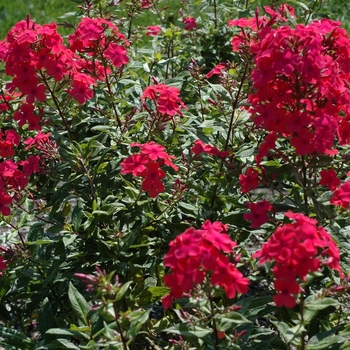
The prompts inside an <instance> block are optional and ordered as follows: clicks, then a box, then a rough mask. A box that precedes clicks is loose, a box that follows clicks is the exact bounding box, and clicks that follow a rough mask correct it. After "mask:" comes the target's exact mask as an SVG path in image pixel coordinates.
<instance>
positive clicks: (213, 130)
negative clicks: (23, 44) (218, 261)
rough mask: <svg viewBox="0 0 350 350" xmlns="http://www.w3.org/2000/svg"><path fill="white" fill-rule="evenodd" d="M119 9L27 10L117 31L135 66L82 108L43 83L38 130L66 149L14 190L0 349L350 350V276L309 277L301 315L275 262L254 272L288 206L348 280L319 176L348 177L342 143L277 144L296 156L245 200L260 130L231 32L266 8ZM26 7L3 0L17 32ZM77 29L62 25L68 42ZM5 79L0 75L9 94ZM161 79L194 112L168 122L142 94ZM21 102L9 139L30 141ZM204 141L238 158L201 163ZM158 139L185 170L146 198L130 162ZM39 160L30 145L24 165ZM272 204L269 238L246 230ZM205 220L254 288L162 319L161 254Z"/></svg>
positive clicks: (319, 9)
mask: <svg viewBox="0 0 350 350" xmlns="http://www.w3.org/2000/svg"><path fill="white" fill-rule="evenodd" d="M117 3H118V2H117V1H115V4H113V2H110V1H102V0H100V1H97V0H96V1H90V0H89V1H76V3H72V2H70V1H62V2H59V1H46V2H40V4H39V3H35V2H34V1H33V2H32V3H31V5H29V6H32V8H33V9H34V13H35V15H34V14H31V18H33V19H34V20H35V21H37V22H39V23H43V22H44V19H45V21H46V22H49V21H50V20H55V22H60V21H67V22H68V23H70V24H71V25H72V26H76V25H77V23H78V21H79V19H80V17H81V16H83V14H84V16H86V15H89V16H90V17H92V18H95V17H96V18H99V17H103V18H106V19H109V20H111V21H113V23H115V24H116V25H117V26H118V28H120V31H121V32H122V33H123V34H124V35H125V36H126V37H127V38H128V39H129V40H130V42H131V45H130V47H128V56H129V58H130V61H129V63H128V64H127V65H125V66H124V65H123V66H121V67H110V68H111V71H110V72H109V74H107V75H106V80H104V81H102V82H99V83H98V84H96V86H94V87H93V89H94V97H93V98H92V99H89V100H87V102H86V103H83V104H78V103H77V102H76V101H75V100H74V99H73V98H72V97H71V96H70V94H69V93H68V91H67V85H65V84H67V82H66V81H65V80H62V81H60V82H56V81H54V79H51V80H48V81H46V83H47V87H48V90H49V91H50V93H49V94H48V97H47V99H46V100H45V101H36V102H35V103H36V104H37V105H38V106H39V107H40V111H41V113H42V119H43V121H44V123H43V124H44V126H43V130H44V131H45V132H50V133H51V136H50V137H51V140H53V141H54V143H55V144H56V146H55V147H53V149H50V150H49V151H50V152H51V153H50V157H49V158H46V159H45V171H44V172H42V173H41V174H39V175H38V174H37V175H35V176H33V177H31V179H30V183H29V185H28V187H27V188H26V191H22V192H23V193H21V194H20V195H19V192H20V191H19V190H18V193H15V194H13V196H14V197H13V198H14V199H16V204H15V205H14V206H13V208H12V213H11V216H6V215H1V220H2V222H1V224H2V226H3V227H4V228H6V234H3V235H2V236H1V242H2V246H3V247H4V251H3V256H4V257H5V258H6V264H7V267H6V269H5V270H4V271H3V272H2V275H1V277H0V321H1V326H0V344H1V345H2V346H4V348H5V349H33V350H34V349H36V350H40V349H42V350H44V349H100V348H106V349H123V350H126V349H150V348H152V349H203V350H204V349H242V350H246V349H247V350H248V349H259V350H263V349H310V350H311V349H346V348H348V347H349V343H350V340H349V337H350V328H349V326H348V317H349V310H348V307H347V304H348V301H349V292H348V290H349V289H348V285H347V280H346V279H345V281H342V280H341V278H339V277H338V276H337V274H336V273H334V272H333V271H330V270H327V269H326V268H324V269H322V273H321V272H316V273H313V274H309V275H308V277H307V280H305V281H300V283H301V284H302V288H303V289H302V291H301V293H299V295H298V304H297V305H296V306H295V307H294V308H291V309H287V308H284V307H276V305H275V304H274V302H273V295H274V293H275V290H274V289H275V287H274V283H273V273H272V272H273V271H272V266H271V264H270V263H266V264H265V265H264V266H263V267H262V266H258V265H257V262H256V260H255V259H253V258H252V254H253V253H254V252H256V251H257V250H258V249H259V248H260V247H261V244H262V243H263V242H265V241H266V240H267V239H268V238H269V237H270V236H271V234H272V232H274V231H275V229H276V228H277V227H280V226H282V224H283V223H286V222H287V219H286V218H285V217H284V216H283V212H286V211H287V210H292V211H294V212H302V213H305V214H307V215H308V216H310V217H313V218H316V219H317V220H318V222H319V224H320V225H323V226H324V227H325V228H326V229H327V230H328V231H329V232H331V234H332V236H333V237H334V239H335V240H336V242H337V244H338V246H339V248H340V252H341V257H342V259H341V264H342V267H343V270H344V271H346V272H348V271H349V269H350V266H349V264H348V262H347V261H348V258H349V244H348V235H347V230H348V228H349V226H350V222H349V216H348V212H347V211H345V210H338V209H335V207H334V206H331V205H330V203H329V200H330V197H331V195H332V193H331V192H330V191H328V189H325V188H323V187H322V186H320V185H319V183H318V182H319V179H318V178H317V176H318V175H317V174H318V171H319V170H320V169H323V168H327V167H329V166H332V167H333V168H335V169H337V171H338V173H339V174H340V175H339V176H342V180H343V179H345V177H346V175H345V174H346V170H347V169H346V159H348V158H347V157H348V154H347V152H348V149H347V147H345V146H344V147H343V146H340V147H339V158H337V159H336V160H335V158H333V157H331V156H316V155H315V156H310V157H309V158H307V157H305V158H301V157H298V156H296V155H295V149H294V148H293V147H291V146H290V145H289V143H288V142H286V141H283V140H279V141H278V142H279V144H278V146H279V150H280V152H281V153H283V155H284V156H285V158H284V159H283V158H282V157H280V158H278V157H275V158H273V157H267V158H265V159H264V160H263V162H262V165H263V166H264V169H265V170H266V174H265V173H264V174H263V176H264V181H265V182H264V185H263V186H261V187H260V188H259V189H258V190H257V191H255V192H252V193H249V194H243V193H242V192H241V187H240V184H239V176H240V175H241V174H242V173H245V170H246V169H247V168H248V167H250V166H252V165H254V157H255V156H256V155H257V153H258V148H259V146H260V145H261V143H262V140H263V137H264V132H263V131H262V130H260V129H254V128H253V127H252V122H251V119H250V116H249V114H248V112H247V111H246V109H245V108H244V107H246V104H247V96H248V94H249V93H250V92H251V91H252V89H253V87H252V82H251V80H250V78H249V74H250V71H251V70H252V66H253V62H252V60H250V59H248V58H247V57H245V56H244V55H243V54H242V55H239V54H237V53H234V52H233V51H232V47H231V44H230V41H231V39H232V37H233V35H234V32H235V31H236V32H238V31H239V30H237V28H235V29H234V28H229V27H228V26H227V21H228V20H230V19H235V18H241V17H254V15H255V13H254V11H255V6H256V5H259V6H262V5H266V4H267V3H269V4H270V3H271V2H264V1H238V0H237V1H230V2H228V1H215V0H213V1H202V2H199V3H198V2H193V1H182V2H181V3H178V4H176V6H175V5H171V6H169V7H170V8H166V6H167V3H166V2H165V1H163V2H162V1H159V2H158V1H154V2H152V6H150V8H149V9H141V8H140V1H130V2H121V3H120V4H117ZM272 3H274V4H276V3H277V2H276V1H272ZM288 3H290V4H294V5H295V6H296V12H297V13H298V15H299V19H298V21H299V22H300V23H302V22H305V23H306V22H307V21H310V20H311V19H313V18H320V17H326V16H332V18H336V19H342V18H343V17H341V15H340V14H341V12H342V11H343V10H344V9H345V7H346V6H343V7H341V6H340V4H338V2H337V1H334V2H333V3H332V8H331V3H330V2H328V3H326V4H325V5H324V4H320V2H319V1H308V2H306V1H305V2H296V1H289V2H288ZM23 4H24V3H23V2H21V6H19V5H18V4H17V3H16V2H15V1H12V2H11V3H8V4H7V2H6V11H7V12H6V11H3V12H1V6H2V7H3V8H5V7H4V6H5V5H4V4H1V2H0V13H2V14H3V16H4V18H5V17H6V20H8V21H11V24H14V22H16V21H18V20H20V19H23V18H24V17H25V15H23V14H22V13H21V12H20V10H21V11H22V10H23V11H24V12H23V13H26V11H27V9H25V8H24V7H25V6H24V5H23ZM77 4H79V5H81V6H82V8H81V9H80V10H77V8H76V6H77ZM113 5H115V6H113ZM321 5H322V6H321ZM44 7H45V8H44ZM15 8H16V9H17V8H18V11H15V10H14V9H15ZM75 11H77V15H75ZM260 11H262V10H260ZM65 12H68V14H66V16H64V17H63V18H61V19H59V16H61V15H64V13H65ZM72 12H74V13H72ZM12 13H13V14H15V13H16V14H18V16H20V17H21V18H14V17H12V16H10V15H9V14H11V15H12ZM192 15H193V16H194V17H195V19H196V22H197V28H196V30H193V31H190V30H189V31H187V30H185V29H184V23H183V22H182V18H183V17H187V16H192ZM338 15H339V17H338ZM10 17H11V18H10ZM0 19H1V16H0ZM4 23H5V24H4V27H6V26H8V25H7V24H6V22H4ZM154 24H156V25H159V26H161V27H162V28H161V35H159V36H158V37H146V36H145V35H144V33H145V31H146V27H147V26H148V25H154ZM344 25H348V24H347V22H346V21H345V23H344ZM72 26H71V27H72ZM8 27H9V26H8ZM66 27H69V25H67V26H66ZM8 29H9V28H8ZM6 30H7V29H6ZM71 32H72V28H70V29H69V28H66V31H64V32H62V33H64V34H65V35H66V34H68V33H71ZM5 34H6V33H5ZM5 34H4V33H3V34H2V37H5ZM85 59H86V60H89V59H91V57H90V56H89V55H88V54H87V55H86V56H85ZM220 62H225V63H227V62H229V65H230V69H229V70H228V73H227V75H226V76H225V79H224V80H219V79H218V77H217V76H215V75H214V76H213V77H211V78H206V74H207V73H208V72H209V71H210V70H211V69H212V68H213V67H214V66H216V65H217V64H219V63H220ZM6 79H7V78H6V77H5V75H4V77H3V81H2V83H3V86H5V85H6V83H7V81H6ZM156 82H158V83H164V84H167V85H168V86H171V87H176V88H178V89H179V90H180V91H181V99H182V101H183V102H184V103H185V105H186V106H187V109H181V111H182V113H183V115H182V116H178V115H175V116H172V118H170V119H169V120H167V121H166V122H165V123H163V124H162V123H158V122H159V121H158V120H157V119H156V116H157V114H156V106H155V105H154V101H152V100H151V99H142V95H143V92H144V91H145V89H146V88H147V87H150V86H154V85H156V84H155V83H156ZM2 91H3V90H2ZM21 98H22V97H20V96H17V97H16V100H15V101H11V108H10V109H9V110H3V111H1V113H2V116H3V118H2V119H1V128H2V130H3V131H4V130H9V129H15V130H17V132H18V133H19V134H20V135H21V136H22V138H23V139H25V138H27V137H33V136H34V135H35V134H36V132H35V131H33V130H29V129H28V126H25V127H23V128H20V127H19V126H18V123H17V122H16V121H15V120H14V118H13V114H14V112H15V111H16V110H18V108H19V107H20V104H21ZM22 99H23V98H22ZM198 139H200V140H201V141H203V142H204V143H206V144H210V145H214V146H215V147H217V149H218V150H220V151H227V152H228V154H227V156H225V157H219V156H216V155H214V156H213V155H210V154H208V153H202V154H201V155H200V156H198V155H196V154H195V153H194V151H193V149H192V146H193V144H194V142H195V141H196V140H198ZM150 141H154V142H156V143H158V144H161V145H163V146H164V147H165V149H166V152H167V153H168V154H169V155H172V156H174V160H173V161H174V164H175V165H176V166H177V167H178V170H175V169H174V168H171V167H169V166H164V167H162V169H163V168H164V169H165V170H166V176H165V178H164V179H163V181H164V186H165V189H164V191H161V192H160V193H159V194H158V195H157V196H156V197H155V198H151V197H150V196H149V194H148V193H147V191H145V190H143V189H142V181H143V180H142V178H141V177H140V176H139V177H137V176H133V175H132V174H126V173H123V172H122V171H121V170H122V165H121V164H122V162H123V161H124V160H125V159H126V158H127V157H129V156H131V155H133V154H136V153H137V152H138V151H139V148H138V147H139V146H135V145H133V143H138V144H144V143H148V142H150ZM34 152H35V151H34V150H28V149H26V146H25V145H23V144H21V145H19V146H18V147H17V149H16V159H15V160H16V161H18V160H20V159H23V157H24V156H27V155H28V154H32V153H33V154H35V153H34ZM285 159H291V160H292V161H290V162H288V161H285ZM258 171H260V172H262V170H261V169H258ZM305 174H307V175H308V177H306V176H305ZM305 179H307V181H308V182H307V183H306V182H305V181H306V180H305ZM265 198H268V199H269V200H271V202H272V203H273V205H274V207H275V208H276V212H275V213H273V214H271V215H270V217H269V218H268V222H267V223H266V224H265V225H263V226H262V227H261V228H259V229H256V230H255V229H252V228H251V225H250V223H249V222H248V221H247V220H245V219H244V214H245V213H247V212H248V209H247V206H246V202H253V201H255V200H262V199H265ZM207 219H208V220H211V221H221V222H222V223H224V224H227V225H228V226H229V229H228V234H229V235H230V237H231V238H232V239H233V240H235V241H236V242H237V244H238V247H237V250H236V253H235V254H236V255H235V256H230V259H231V261H232V262H235V263H236V261H237V262H238V260H239V259H238V257H240V258H241V260H240V263H237V267H238V268H239V269H240V270H241V271H243V273H244V276H246V277H247V278H249V280H250V287H249V291H248V293H247V294H246V295H242V294H241V293H237V295H236V296H235V297H234V298H232V299H228V298H227V297H226V295H225V294H224V292H223V290H222V289H221V288H220V287H218V286H213V285H211V284H210V282H209V281H210V278H209V276H206V279H205V283H203V285H198V286H195V287H194V288H193V290H192V292H191V293H188V294H186V295H184V296H183V297H182V298H179V299H175V301H174V303H173V307H172V308H170V309H169V310H164V309H163V307H162V305H161V300H162V298H163V297H164V296H165V295H167V294H168V293H169V288H168V287H167V286H166V285H165V283H164V276H165V275H166V274H168V273H169V271H168V268H167V267H166V266H165V265H164V262H163V258H164V256H165V254H166V253H167V252H168V250H169V243H170V242H171V241H172V240H173V239H175V238H176V237H177V236H178V235H179V234H181V233H182V232H184V231H185V230H186V229H188V228H190V227H200V226H201V225H202V224H203V223H204V221H205V220H207ZM337 288H338V289H337Z"/></svg>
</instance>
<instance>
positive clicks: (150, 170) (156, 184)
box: [142, 162, 165, 198]
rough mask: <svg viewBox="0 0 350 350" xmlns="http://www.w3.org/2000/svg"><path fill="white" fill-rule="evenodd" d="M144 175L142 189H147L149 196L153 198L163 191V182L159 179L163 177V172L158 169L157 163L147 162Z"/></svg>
mask: <svg viewBox="0 0 350 350" xmlns="http://www.w3.org/2000/svg"><path fill="white" fill-rule="evenodd" d="M144 177H145V178H144V180H143V182H142V189H143V190H144V191H148V193H149V196H150V197H151V198H155V197H157V196H158V194H159V193H161V192H164V184H163V182H162V181H161V179H163V178H165V172H164V171H163V170H162V169H159V165H158V163H156V162H150V163H148V165H147V168H146V170H145V172H144Z"/></svg>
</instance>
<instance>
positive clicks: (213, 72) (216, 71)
mask: <svg viewBox="0 0 350 350" xmlns="http://www.w3.org/2000/svg"><path fill="white" fill-rule="evenodd" d="M224 68H226V64H225V63H219V64H218V65H217V66H215V67H214V68H213V69H212V70H211V71H210V72H209V73H207V74H206V75H205V77H206V78H207V79H209V78H211V77H212V76H213V75H221V72H222V70H223V69H224Z"/></svg>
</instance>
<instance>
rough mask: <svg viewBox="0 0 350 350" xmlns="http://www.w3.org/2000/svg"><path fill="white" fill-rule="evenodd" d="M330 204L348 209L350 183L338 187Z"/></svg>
mask: <svg viewBox="0 0 350 350" xmlns="http://www.w3.org/2000/svg"><path fill="white" fill-rule="evenodd" d="M330 203H331V204H334V205H340V206H341V207H343V208H344V209H347V208H348V207H349V204H350V181H347V182H345V183H343V184H342V185H341V186H340V187H338V188H337V189H336V190H335V191H334V193H333V196H332V197H331V199H330Z"/></svg>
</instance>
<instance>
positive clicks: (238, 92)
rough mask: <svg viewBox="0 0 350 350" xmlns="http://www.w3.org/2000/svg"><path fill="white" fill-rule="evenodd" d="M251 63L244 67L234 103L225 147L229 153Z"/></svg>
mask: <svg viewBox="0 0 350 350" xmlns="http://www.w3.org/2000/svg"><path fill="white" fill-rule="evenodd" d="M249 63H250V62H249V61H247V63H246V65H245V67H244V72H243V76H242V79H241V83H240V84H239V88H238V91H237V94H236V98H235V100H234V101H233V104H232V113H231V119H230V124H229V128H228V132H227V138H226V142H225V147H224V150H225V151H227V149H228V144H229V141H230V137H231V133H232V128H233V121H234V118H235V111H236V109H237V106H238V101H239V97H240V94H241V91H242V89H243V84H244V81H245V78H246V76H247V72H248V67H249Z"/></svg>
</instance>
